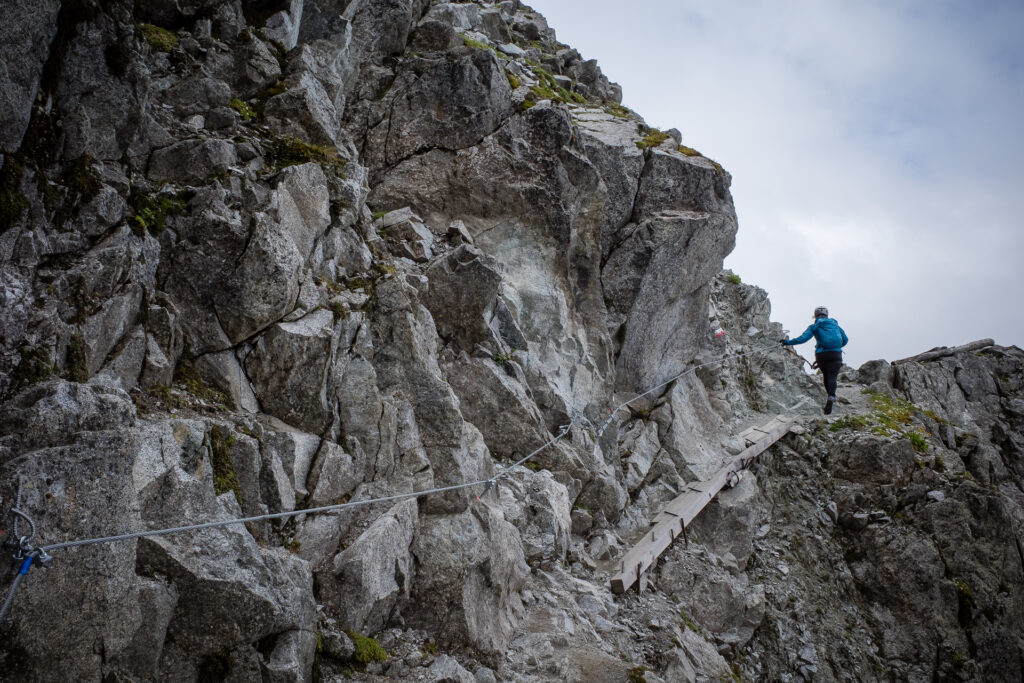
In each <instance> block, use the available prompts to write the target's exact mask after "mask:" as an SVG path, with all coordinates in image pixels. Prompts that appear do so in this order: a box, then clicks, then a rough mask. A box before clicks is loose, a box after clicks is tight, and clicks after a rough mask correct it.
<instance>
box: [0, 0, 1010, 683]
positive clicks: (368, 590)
mask: <svg viewBox="0 0 1024 683" xmlns="http://www.w3.org/2000/svg"><path fill="white" fill-rule="evenodd" d="M5 9H7V10H8V11H7V17H6V18H7V21H6V22H5V23H4V25H3V26H2V27H0V54H2V55H3V57H4V59H3V65H4V66H3V68H2V69H0V307H2V310H3V315H2V316H0V508H2V512H3V514H4V515H7V514H8V512H9V509H10V508H11V507H12V506H13V505H14V503H15V502H16V499H17V497H18V491H19V488H20V490H21V492H22V493H21V509H22V510H23V511H24V512H25V514H27V515H29V517H30V518H31V519H32V521H33V522H34V524H35V530H36V536H35V537H33V538H32V539H31V543H33V544H34V545H35V546H36V547H39V546H41V545H44V544H53V543H59V542H62V541H65V540H75V539H83V538H91V537H103V536H109V535H115V534H124V533H131V532H138V531H142V530H153V529H163V528H167V527H179V526H188V525H195V524H203V523H208V522H212V521H219V522H227V524H225V525H223V526H217V527H212V528H204V529H201V530H193V531H189V532H183V533H175V534H168V535H161V536H147V537H144V538H135V539H127V540H119V541H116V542H111V543H101V544H96V545H90V546H84V547H80V548H66V549H60V550H55V551H54V553H53V554H54V560H53V566H52V568H50V569H48V570H39V569H33V570H32V571H31V572H30V573H29V574H28V575H27V576H26V577H25V578H24V580H23V581H22V583H21V587H20V589H19V591H18V593H17V594H16V595H15V598H14V602H13V607H12V611H11V614H10V616H9V618H8V619H6V620H5V621H4V622H3V623H2V624H0V669H2V670H3V671H5V672H16V673H12V674H11V675H13V676H17V677H19V678H20V679H25V680H90V681H92V680H131V681H142V680H146V681H149V680H166V681H172V680H173V681H177V680H203V681H205V680H223V681H249V680H263V681H312V680H322V681H340V680H345V679H347V678H348V677H354V678H356V679H358V680H382V679H388V680H409V681H416V680H436V681H442V680H443V681H449V680H453V681H470V680H475V681H478V682H484V681H499V680H516V681H546V680H594V681H599V680H615V681H619V680H625V679H627V678H628V677H630V679H631V680H633V679H636V677H637V676H640V675H643V676H644V677H645V678H646V680H648V681H659V680H660V681H677V680H683V681H696V680H708V679H718V678H721V677H723V676H729V675H741V676H743V677H749V678H762V679H772V680H790V681H797V680H812V679H815V678H817V679H820V680H841V679H844V677H845V676H847V674H848V672H851V671H857V672H859V673H860V676H861V678H864V679H870V678H871V677H872V676H876V677H877V678H878V679H887V678H899V679H901V680H926V679H929V680H930V679H943V680H958V679H963V680H969V679H975V680H977V679H991V680H1003V679H1005V680H1018V679H1020V677H1021V671H1020V664H1019V662H1020V661H1021V659H1022V658H1021V655H1020V653H1021V648H1022V644H1021V636H1020V634H1021V632H1022V630H1024V629H1022V627H1021V623H1020V615H1021V614H1022V613H1024V608H1022V604H1021V600H1022V594H1021V590H1020V586H1021V585H1022V583H1024V580H1022V576H1021V573H1020V572H1021V569H1020V566H1021V564H1022V562H1024V560H1021V557H1022V556H1021V552H1020V548H1021V547H1022V546H1024V539H1022V537H1021V533H1020V529H1021V528H1022V525H1024V512H1022V510H1024V494H1022V493H1021V490H1022V483H1021V482H1022V479H1024V464H1022V463H1024V459H1022V457H1021V453H1022V452H1024V437H1022V436H1021V434H1022V431H1024V398H1022V397H1021V385H1022V380H1021V376H1022V375H1021V373H1022V370H1021V367H1022V356H1021V352H1020V350H1019V349H1016V348H1004V347H998V346H991V345H986V344H982V345H980V346H978V345H975V346H973V347H972V349H973V352H968V351H961V352H950V353H948V354H946V355H942V354H938V356H933V357H931V360H911V361H907V362H900V363H897V364H893V365H890V364H888V363H886V362H885V361H873V362H871V363H869V364H866V365H865V366H863V367H862V368H860V369H859V370H858V371H856V373H854V372H853V371H852V370H850V371H849V372H847V373H846V378H845V379H844V382H847V380H850V379H851V378H854V379H856V381H857V382H859V384H850V383H848V382H847V383H845V384H843V386H842V388H841V394H840V401H839V404H838V405H837V408H836V414H835V415H833V416H832V417H831V418H829V419H830V421H829V422H815V418H817V416H816V415H812V413H813V412H814V410H815V409H816V407H817V404H818V403H819V401H820V391H821V390H820V383H819V382H818V381H817V378H814V377H811V376H809V375H807V374H805V373H804V371H803V370H802V369H801V368H800V367H799V366H798V364H797V362H796V361H795V360H794V359H793V358H791V357H789V356H784V355H783V354H781V353H779V352H778V349H777V347H776V345H775V344H774V343H773V340H775V339H778V337H779V336H780V334H781V326H779V325H778V324H777V323H773V322H771V320H770V304H769V302H768V298H767V293H765V292H764V291H762V290H760V289H758V288H756V287H751V286H748V285H742V284H739V283H738V282H735V281H734V280H733V279H731V278H729V277H728V276H727V274H723V273H720V271H721V268H722V261H723V259H724V258H725V256H726V255H727V254H728V252H729V251H730V250H731V249H732V247H733V244H734V241H735V239H736V231H737V225H736V217H735V212H734V209H733V205H732V199H731V195H730V184H731V177H730V176H729V174H728V173H726V172H725V171H724V170H723V169H722V168H721V167H720V166H718V164H716V163H715V162H713V161H711V160H709V159H706V158H704V157H702V156H700V155H699V154H698V153H696V152H694V151H693V150H692V149H689V148H687V147H681V146H680V140H681V136H680V134H679V132H678V131H675V130H672V131H667V132H664V133H662V132H660V131H655V130H654V129H651V128H650V127H648V126H647V125H646V123H645V122H644V121H643V119H642V118H641V117H640V116H639V115H638V114H636V113H634V112H632V111H630V110H628V109H626V108H624V107H622V106H621V105H619V102H620V100H621V91H620V89H619V87H618V86H617V85H616V84H614V83H610V82H609V81H608V80H607V78H606V77H605V76H604V75H603V74H602V73H601V71H600V69H599V68H598V66H597V63H596V62H595V61H594V60H586V59H584V58H583V57H582V56H581V55H580V54H579V53H578V52H576V51H575V50H573V49H572V48H571V47H569V46H566V45H563V44H562V43H559V42H558V41H557V40H556V38H555V34H554V32H553V31H552V30H551V28H550V27H549V26H548V25H547V22H546V21H545V20H544V18H543V17H541V16H540V15H538V14H537V13H535V12H534V11H532V10H531V9H530V8H529V7H527V6H525V5H523V4H522V3H521V2H518V0H504V1H501V2H491V1H488V0H479V1H475V2H471V3H467V2H460V3H445V2H429V1H428V0H353V1H351V2H348V1H342V0H261V1H260V2H246V3H242V2H238V1H237V0H161V1H159V2H149V3H132V2H128V1H127V0H113V1H112V2H104V3H95V2H78V1H76V2H72V1H71V0H66V1H65V2H62V3H54V2H47V1H43V2H39V3H34V4H32V3H26V2H21V1H20V0H18V1H15V2H13V4H11V5H10V7H9V8H5ZM716 329H721V330H723V331H724V334H722V335H717V336H716V334H715V333H714V330H716ZM725 358H727V360H723V359H725ZM684 373H685V374H684ZM673 377H677V379H675V380H674V381H668V380H670V379H671V378H673ZM652 388H653V390H652V391H650V392H649V393H646V394H644V395H643V396H642V397H640V398H639V399H636V400H630V399H634V397H635V396H636V394H639V393H641V392H646V391H647V390H649V389H652ZM862 389H865V390H867V392H868V393H862V391H861V390H862ZM627 401H628V402H627ZM779 413H790V414H797V415H801V416H802V422H803V423H804V426H805V430H804V433H803V435H802V436H796V435H793V436H789V437H786V439H785V440H784V441H783V442H781V444H780V445H779V446H777V447H775V449H774V450H773V451H771V454H770V455H768V456H764V457H763V458H762V460H761V461H759V463H758V464H757V465H755V470H754V471H753V472H750V473H747V475H746V476H744V477H743V478H742V479H741V480H740V481H739V482H738V484H737V486H736V487H735V488H732V489H729V490H727V491H725V492H724V493H722V494H721V495H720V496H719V498H718V499H716V501H715V502H713V503H712V504H711V505H710V506H709V507H708V508H707V509H706V510H705V512H704V513H702V517H700V518H698V521H697V522H695V523H694V524H693V525H692V528H691V529H690V531H689V536H688V539H687V542H686V543H683V544H681V545H680V544H678V543H677V544H676V545H675V546H673V548H672V549H671V550H670V551H669V552H668V553H667V554H666V556H665V558H664V559H663V560H662V561H661V563H660V564H659V565H656V566H655V567H654V568H653V569H652V570H651V571H650V573H649V576H646V577H645V579H644V581H643V582H642V583H643V584H644V587H645V590H644V591H643V592H642V593H639V594H636V593H628V594H625V595H621V596H614V595H613V594H612V593H611V592H610V591H609V587H608V581H609V577H610V575H611V574H612V573H613V572H615V571H616V570H617V561H618V559H619V558H620V557H621V556H622V554H623V553H624V552H625V551H626V550H628V549H629V547H630V546H631V545H632V544H633V543H634V542H635V541H636V540H637V539H638V538H640V537H642V536H643V535H644V533H645V532H646V530H647V529H648V526H649V522H650V520H651V519H652V518H653V517H654V515H656V514H657V513H658V512H660V511H661V510H662V508H663V507H664V506H665V505H666V504H667V503H668V502H669V501H671V500H672V499H673V498H674V497H675V496H677V495H678V494H679V493H680V492H681V491H683V490H684V489H685V488H686V487H687V485H688V484H692V483H695V482H698V481H701V480H703V479H706V478H707V477H709V476H710V475H711V474H712V473H714V472H715V471H717V469H718V468H719V467H720V466H721V463H722V459H723V458H725V457H726V456H727V455H735V454H737V453H739V452H740V451H742V450H743V448H745V446H746V443H745V442H744V441H743V439H742V438H740V437H739V436H737V435H738V434H740V433H741V432H742V431H743V430H744V429H745V428H747V427H750V426H753V425H760V424H764V422H766V421H767V420H768V419H769V417H770V416H773V415H775V414H779ZM558 435H561V436H558ZM556 436H557V437H558V438H557V439H556ZM527 455H531V456H532V457H531V458H530V459H529V460H528V461H527V460H523V459H524V457H525V456H527ZM521 460H522V461H523V462H522V463H521V464H519V465H517V466H515V467H511V465H512V464H513V463H516V462H518V461H521ZM809 473H813V474H809ZM433 489H442V490H440V491H436V492H432V493H430V494H429V495H413V494H417V493H423V492H426V491H431V490H433ZM380 499H383V500H380ZM324 508H328V509H324ZM265 515H269V516H272V518H261V519H257V520H254V521H249V522H247V523H245V524H241V523H231V522H232V520H235V519H237V518H240V517H247V518H251V517H263V516H265ZM6 519H8V518H7V517H5V520H6ZM18 520H19V522H18V528H17V531H16V530H15V528H14V525H13V523H12V524H3V525H0V529H3V531H2V532H0V535H2V536H3V537H4V540H5V541H6V540H12V537H13V536H18V537H19V538H15V539H13V540H14V541H15V542H17V541H19V540H20V537H21V536H25V537H26V542H29V541H28V539H27V537H28V536H29V535H30V534H28V533H26V530H27V529H28V522H27V521H26V520H25V519H24V518H18ZM17 567H18V564H17V563H16V562H15V561H14V559H13V558H12V557H11V553H10V552H6V551H5V553H4V555H2V559H0V575H3V576H5V577H10V576H11V575H12V572H13V571H15V570H16V569H17ZM8 570H10V571H8ZM4 585H5V587H6V586H7V585H8V584H7V583H5V584H4ZM68 605H72V606H74V609H71V610H69V609H68ZM371 636H372V637H373V638H374V639H375V640H368V638H369V637H371ZM378 646H379V647H380V648H383V650H379V649H377V648H378ZM385 651H386V652H385ZM384 654H386V655H387V658H384ZM872 672H874V673H872Z"/></svg>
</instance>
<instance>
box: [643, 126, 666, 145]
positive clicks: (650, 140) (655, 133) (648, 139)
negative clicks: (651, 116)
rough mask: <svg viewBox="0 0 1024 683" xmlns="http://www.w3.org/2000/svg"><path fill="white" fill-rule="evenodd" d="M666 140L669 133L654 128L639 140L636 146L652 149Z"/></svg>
mask: <svg viewBox="0 0 1024 683" xmlns="http://www.w3.org/2000/svg"><path fill="white" fill-rule="evenodd" d="M665 140H668V133H665V132H663V131H660V130H658V129H657V128H652V129H651V130H650V131H649V132H648V133H647V135H645V136H643V138H642V139H640V140H638V141H637V143H636V146H637V148H638V149H644V150H646V149H651V148H652V147H657V146H658V145H660V144H661V143H663V142H665Z"/></svg>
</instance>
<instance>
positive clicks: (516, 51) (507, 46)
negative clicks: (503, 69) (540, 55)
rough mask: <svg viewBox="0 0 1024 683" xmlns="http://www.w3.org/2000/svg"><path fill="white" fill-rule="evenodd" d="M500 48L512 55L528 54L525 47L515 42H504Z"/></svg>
mask: <svg viewBox="0 0 1024 683" xmlns="http://www.w3.org/2000/svg"><path fill="white" fill-rule="evenodd" d="M498 49H499V50H501V51H502V52H504V53H505V54H507V55H509V56H511V57H523V56H525V55H526V52H525V51H524V50H523V48H521V47H519V46H518V45H515V44H513V43H502V44H501V45H499V46H498Z"/></svg>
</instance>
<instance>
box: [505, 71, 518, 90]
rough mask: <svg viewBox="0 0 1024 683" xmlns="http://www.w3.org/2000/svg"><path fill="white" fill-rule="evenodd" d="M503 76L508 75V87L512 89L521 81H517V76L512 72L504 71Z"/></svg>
mask: <svg viewBox="0 0 1024 683" xmlns="http://www.w3.org/2000/svg"><path fill="white" fill-rule="evenodd" d="M505 76H507V77H508V87H510V88H512V89H513V90H515V89H516V88H518V87H519V86H520V85H522V83H520V82H519V78H518V77H517V76H516V75H515V74H514V73H511V72H509V71H506V72H505Z"/></svg>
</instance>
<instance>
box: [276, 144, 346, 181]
mask: <svg viewBox="0 0 1024 683" xmlns="http://www.w3.org/2000/svg"><path fill="white" fill-rule="evenodd" d="M272 161H273V166H274V167H275V168H277V169H281V168H286V167H288V166H296V165H299V164H308V163H310V162H315V163H318V164H320V165H321V166H322V167H323V168H324V170H325V171H329V172H331V173H334V174H335V175H337V176H341V177H344V175H345V163H346V162H345V159H342V158H341V157H339V156H338V150H337V149H335V148H334V147H331V146H330V145H314V144H312V143H309V142H304V141H302V140H299V139H298V138H286V139H283V140H279V141H278V142H277V144H276V145H275V146H274V150H273V152H272Z"/></svg>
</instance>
